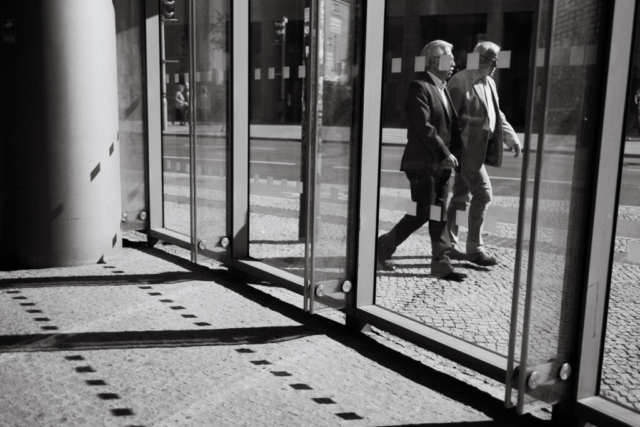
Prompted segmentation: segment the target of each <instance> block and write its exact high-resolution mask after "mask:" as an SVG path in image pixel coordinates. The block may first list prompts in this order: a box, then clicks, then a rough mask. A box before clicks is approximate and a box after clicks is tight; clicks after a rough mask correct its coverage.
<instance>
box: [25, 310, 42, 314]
mask: <svg viewBox="0 0 640 427" xmlns="http://www.w3.org/2000/svg"><path fill="white" fill-rule="evenodd" d="M27 313H42V310H27Z"/></svg>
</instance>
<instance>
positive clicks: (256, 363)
mask: <svg viewBox="0 0 640 427" xmlns="http://www.w3.org/2000/svg"><path fill="white" fill-rule="evenodd" d="M251 363H253V364H254V365H271V362H269V361H267V360H252V361H251Z"/></svg>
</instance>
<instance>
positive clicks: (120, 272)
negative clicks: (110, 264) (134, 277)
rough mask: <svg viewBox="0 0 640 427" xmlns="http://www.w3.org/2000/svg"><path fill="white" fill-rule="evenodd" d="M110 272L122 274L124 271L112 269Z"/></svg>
mask: <svg viewBox="0 0 640 427" xmlns="http://www.w3.org/2000/svg"><path fill="white" fill-rule="evenodd" d="M112 273H117V274H122V273H124V271H122V270H113V271H112Z"/></svg>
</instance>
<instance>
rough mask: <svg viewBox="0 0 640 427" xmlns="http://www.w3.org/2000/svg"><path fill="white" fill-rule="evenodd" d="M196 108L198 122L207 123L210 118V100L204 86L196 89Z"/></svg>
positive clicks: (207, 89)
mask: <svg viewBox="0 0 640 427" xmlns="http://www.w3.org/2000/svg"><path fill="white" fill-rule="evenodd" d="M196 108H197V109H198V117H197V118H198V122H204V123H206V122H209V120H210V116H211V98H209V88H207V87H206V86H205V85H202V86H200V87H199V88H198V96H197V98H196Z"/></svg>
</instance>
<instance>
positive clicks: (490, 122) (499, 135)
mask: <svg viewBox="0 0 640 427" xmlns="http://www.w3.org/2000/svg"><path fill="white" fill-rule="evenodd" d="M473 52H474V53H477V54H479V56H480V65H479V67H478V69H475V70H469V69H468V70H463V71H460V72H459V73H457V74H456V75H454V76H453V77H451V80H449V83H448V84H447V87H448V88H449V90H450V91H451V99H452V100H453V107H454V108H455V110H456V111H457V112H458V114H459V115H460V125H461V137H462V152H461V157H458V159H459V161H460V166H459V167H457V168H456V177H455V180H454V184H453V195H452V197H451V201H450V203H449V210H448V212H447V216H448V222H447V226H448V228H449V232H450V234H449V239H450V240H451V244H452V250H451V253H450V257H451V258H452V259H461V260H462V259H464V260H468V261H471V262H473V263H475V264H478V265H482V266H491V265H496V264H497V263H498V261H497V260H496V259H495V258H494V257H492V256H491V255H489V254H487V253H486V251H485V249H484V244H483V242H482V225H483V223H484V219H485V216H486V214H487V209H488V207H489V203H490V202H491V198H492V192H491V181H490V180H489V175H488V174H487V170H486V168H485V166H484V165H485V164H487V165H489V166H495V167H500V166H502V144H505V145H506V146H507V147H509V148H510V149H512V150H514V151H515V157H518V156H519V155H520V151H521V144H520V140H519V139H518V135H516V132H515V131H514V130H513V127H511V125H510V124H509V122H507V119H506V117H505V116H504V114H503V113H502V111H500V102H499V100H498V92H497V90H496V82H495V81H494V80H493V79H492V78H491V75H493V72H494V71H495V69H496V65H497V61H498V53H499V52H500V47H499V46H498V45H496V44H495V43H491V42H480V43H478V44H477V45H476V47H475V48H474V50H473ZM467 206H469V221H468V225H469V234H468V236H467V247H466V249H467V253H466V254H465V253H464V252H462V251H460V249H459V247H458V225H457V224H456V211H459V210H464V209H466V207H467Z"/></svg>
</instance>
